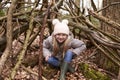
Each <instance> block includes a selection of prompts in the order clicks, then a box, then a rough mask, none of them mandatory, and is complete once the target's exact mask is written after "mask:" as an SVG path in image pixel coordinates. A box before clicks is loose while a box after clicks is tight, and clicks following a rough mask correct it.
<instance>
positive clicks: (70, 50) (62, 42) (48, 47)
mask: <svg viewBox="0 0 120 80" xmlns="http://www.w3.org/2000/svg"><path fill="white" fill-rule="evenodd" d="M52 24H53V25H54V31H53V34H52V35H51V36H49V37H48V38H47V39H46V40H44V41H43V56H44V57H45V61H46V62H47V63H49V64H51V65H53V66H55V67H59V66H60V68H61V73H60V80H65V73H66V72H67V71H68V70H72V69H71V66H70V65H69V63H70V62H71V61H72V57H73V55H75V54H76V55H79V54H80V53H81V52H83V51H84V50H85V49H86V45H85V43H84V42H83V41H81V40H78V39H74V38H73V36H72V35H71V34H70V31H69V27H68V20H66V19H64V20H62V21H61V22H60V21H59V20H58V19H53V21H52Z"/></svg>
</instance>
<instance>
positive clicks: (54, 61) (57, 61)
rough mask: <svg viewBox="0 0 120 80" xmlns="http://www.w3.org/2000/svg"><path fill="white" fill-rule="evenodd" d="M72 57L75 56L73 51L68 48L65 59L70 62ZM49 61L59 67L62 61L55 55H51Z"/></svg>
mask: <svg viewBox="0 0 120 80" xmlns="http://www.w3.org/2000/svg"><path fill="white" fill-rule="evenodd" d="M72 57H73V53H72V52H71V51H69V50H68V51H67V52H66V53H65V57H64V60H63V61H65V62H68V63H70V62H71V60H72ZM47 62H48V63H49V64H51V65H53V66H55V67H59V66H60V61H59V60H58V59H57V58H56V57H54V56H51V57H50V58H49V59H48V61H47Z"/></svg>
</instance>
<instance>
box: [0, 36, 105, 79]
mask: <svg viewBox="0 0 120 80" xmlns="http://www.w3.org/2000/svg"><path fill="white" fill-rule="evenodd" d="M38 39H39V38H38ZM38 43H39V41H36V42H35V44H34V45H38ZM14 44H15V45H14V47H13V49H14V50H13V53H14V54H15V55H16V53H18V52H19V50H20V49H21V47H22V45H20V44H19V43H18V42H17V41H16V42H15V43H14ZM32 47H33V46H32ZM95 50H96V48H94V47H92V48H89V49H87V50H86V51H85V52H83V53H81V54H80V55H79V56H77V57H75V58H74V59H73V60H72V63H71V65H72V67H74V68H75V72H74V73H70V72H67V73H66V80H92V79H88V78H86V77H85V76H84V75H83V73H82V71H81V70H80V69H79V67H80V65H79V64H80V63H87V64H89V65H90V66H92V67H93V68H94V69H95V70H98V71H101V72H104V70H103V69H101V68H99V67H98V66H97V65H96V64H94V63H93V62H92V61H90V60H89V58H94V56H92V57H91V54H93V53H94V51H95ZM35 54H39V50H38V49H30V50H28V51H27V52H26V56H29V57H30V58H29V63H31V60H32V57H33V56H34V55H35ZM37 57H38V56H37ZM25 58H27V57H25ZM15 63H16V60H14V58H13V59H12V57H11V56H10V57H9V60H8V61H7V63H6V64H5V67H4V70H3V72H2V73H3V77H4V80H8V77H9V75H10V74H11V70H12V69H13V67H14V66H15ZM38 68H39V67H38V63H37V64H35V65H34V66H32V67H31V66H27V67H25V66H24V65H21V66H20V67H19V69H18V70H17V73H16V76H15V80H38V72H39V71H38V70H39V69H38ZM42 70H43V72H42V73H43V80H58V79H59V75H60V70H59V69H56V68H53V67H51V66H50V65H48V64H46V63H44V62H43V65H42Z"/></svg>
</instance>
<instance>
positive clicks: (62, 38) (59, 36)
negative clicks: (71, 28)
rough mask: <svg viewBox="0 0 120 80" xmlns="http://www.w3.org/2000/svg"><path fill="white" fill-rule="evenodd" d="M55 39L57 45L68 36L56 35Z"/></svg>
mask: <svg viewBox="0 0 120 80" xmlns="http://www.w3.org/2000/svg"><path fill="white" fill-rule="evenodd" d="M55 38H56V40H57V41H58V42H59V43H63V42H64V41H65V40H66V39H67V38H68V35H66V34H63V33H58V34H56V35H55Z"/></svg>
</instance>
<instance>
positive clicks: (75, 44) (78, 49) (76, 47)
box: [71, 39, 86, 55]
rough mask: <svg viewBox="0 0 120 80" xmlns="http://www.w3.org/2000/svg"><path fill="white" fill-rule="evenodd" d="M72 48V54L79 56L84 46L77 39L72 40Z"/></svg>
mask: <svg viewBox="0 0 120 80" xmlns="http://www.w3.org/2000/svg"><path fill="white" fill-rule="evenodd" d="M71 46H72V52H73V53H75V54H77V55H79V54H80V53H81V52H83V51H84V50H85V49H86V45H85V43H84V42H83V41H81V40H79V39H73V41H72V42H71Z"/></svg>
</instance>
